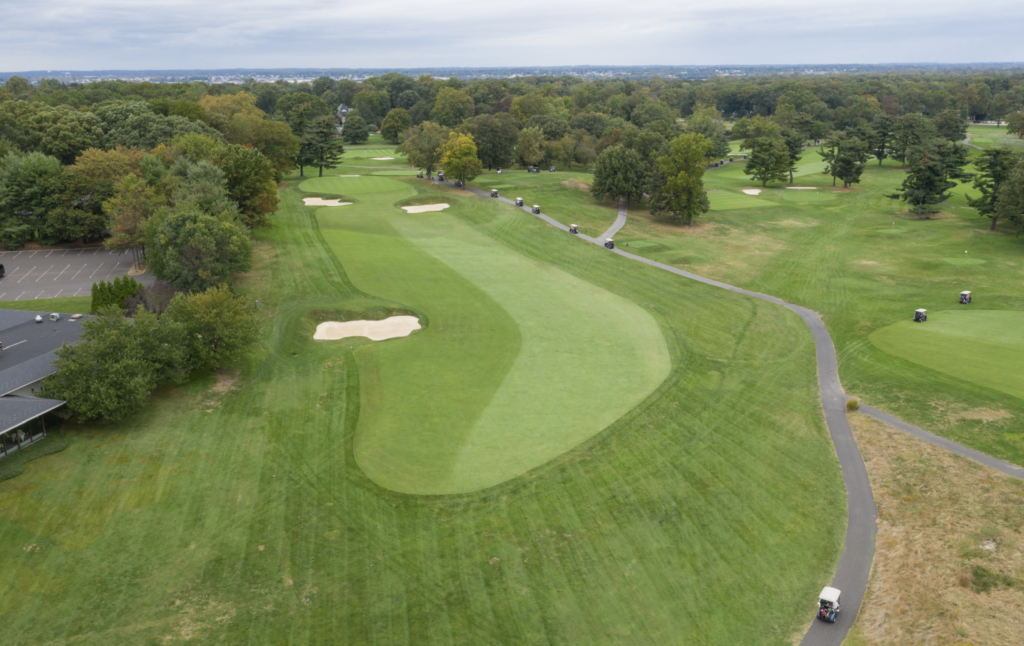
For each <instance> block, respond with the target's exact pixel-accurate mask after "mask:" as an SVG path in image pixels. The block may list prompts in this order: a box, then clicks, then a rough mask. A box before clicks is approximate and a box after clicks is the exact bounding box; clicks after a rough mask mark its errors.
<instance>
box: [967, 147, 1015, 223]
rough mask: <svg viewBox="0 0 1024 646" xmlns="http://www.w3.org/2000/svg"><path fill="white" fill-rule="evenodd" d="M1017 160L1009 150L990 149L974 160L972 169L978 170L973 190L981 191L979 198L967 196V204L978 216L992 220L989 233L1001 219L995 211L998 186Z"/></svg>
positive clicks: (1005, 178)
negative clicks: (975, 210) (976, 211)
mask: <svg viewBox="0 0 1024 646" xmlns="http://www.w3.org/2000/svg"><path fill="white" fill-rule="evenodd" d="M1019 160H1020V156H1019V155H1017V154H1015V153H1014V152H1013V151H1011V150H1010V149H1009V148H990V149H988V150H985V151H982V153H981V155H979V156H978V157H976V158H975V159H974V167H975V168H976V169H977V170H978V174H977V175H975V176H974V188H976V189H978V190H979V191H981V196H980V197H976V198H972V197H970V196H967V204H968V205H970V206H971V207H973V208H975V209H977V210H978V215H984V216H987V217H989V218H991V219H992V226H990V227H989V230H991V231H995V230H996V222H997V221H998V220H999V218H1000V217H1001V214H1000V213H999V212H997V211H996V200H997V199H998V198H999V189H1000V186H1002V184H1003V183H1004V182H1005V181H1006V180H1007V179H1008V178H1009V177H1010V173H1011V172H1012V171H1013V169H1014V167H1015V166H1016V165H1017V163H1018V161H1019Z"/></svg>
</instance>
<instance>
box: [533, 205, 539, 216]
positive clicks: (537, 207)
mask: <svg viewBox="0 0 1024 646" xmlns="http://www.w3.org/2000/svg"><path fill="white" fill-rule="evenodd" d="M533 213H534V215H540V204H534V205H533Z"/></svg>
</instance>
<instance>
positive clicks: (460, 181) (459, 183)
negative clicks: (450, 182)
mask: <svg viewBox="0 0 1024 646" xmlns="http://www.w3.org/2000/svg"><path fill="white" fill-rule="evenodd" d="M455 188H462V180H461V179H457V180H455Z"/></svg>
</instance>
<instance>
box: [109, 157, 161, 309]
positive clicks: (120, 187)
mask: <svg viewBox="0 0 1024 646" xmlns="http://www.w3.org/2000/svg"><path fill="white" fill-rule="evenodd" d="M161 202H162V200H161V199H160V196H158V195H157V194H156V192H155V191H154V190H153V189H151V188H150V187H149V186H147V185H146V182H145V181H144V180H142V179H140V178H139V177H138V176H137V175H125V177H124V178H123V179H122V180H121V181H120V182H118V183H117V184H116V185H115V187H114V195H113V197H111V198H110V199H109V200H107V201H105V202H104V203H103V212H104V213H106V215H107V217H108V218H110V228H111V231H112V233H111V236H110V237H109V238H107V239H106V240H104V241H103V246H104V247H106V248H107V249H113V250H114V251H117V252H118V253H124V252H125V251H128V250H131V252H132V257H133V258H134V259H135V264H138V263H140V262H142V261H143V260H145V258H146V225H147V224H148V223H149V218H150V216H152V215H153V213H155V212H156V210H157V208H159V206H160V203H161ZM93 309H94V310H95V309H97V308H93Z"/></svg>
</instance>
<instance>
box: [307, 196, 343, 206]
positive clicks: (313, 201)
mask: <svg viewBox="0 0 1024 646" xmlns="http://www.w3.org/2000/svg"><path fill="white" fill-rule="evenodd" d="M302 201H303V202H305V203H306V206H348V205H349V204H352V202H342V201H341V200H325V199H323V198H320V197H304V198H302Z"/></svg>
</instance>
